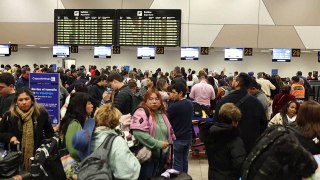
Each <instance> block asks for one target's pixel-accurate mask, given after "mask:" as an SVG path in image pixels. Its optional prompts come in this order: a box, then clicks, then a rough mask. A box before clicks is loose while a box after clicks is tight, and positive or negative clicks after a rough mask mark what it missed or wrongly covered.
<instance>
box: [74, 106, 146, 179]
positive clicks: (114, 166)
mask: <svg viewBox="0 0 320 180" xmlns="http://www.w3.org/2000/svg"><path fill="white" fill-rule="evenodd" d="M121 115H122V114H121V112H120V111H119V110H118V109H117V108H115V107H114V106H112V105H111V104H104V105H101V106H100V107H99V109H97V111H96V113H95V116H94V120H95V129H94V131H93V128H92V127H93V126H94V125H93V122H90V126H88V127H89V128H88V130H89V131H88V132H89V135H90V136H89V137H91V138H87V137H88V136H87V133H86V132H79V133H77V134H76V136H75V139H74V145H75V147H78V148H79V149H81V150H80V151H79V152H80V154H83V155H85V156H88V155H89V154H90V153H91V152H93V151H95V150H96V149H97V148H98V147H99V146H100V145H101V144H102V143H103V141H104V139H105V138H106V137H107V136H108V135H110V134H116V135H117V133H116V131H115V128H116V126H118V125H119V119H120V117H121ZM84 130H85V128H84ZM92 131H93V132H92ZM91 134H92V136H91ZM80 136H82V137H80ZM82 139H83V140H82ZM87 139H89V141H88V140H87ZM90 141H91V142H90ZM106 155H107V154H106ZM109 158H110V159H109V161H108V163H109V165H110V166H109V167H110V168H111V171H112V174H113V176H114V178H115V179H128V180H133V179H137V178H138V177H139V173H140V167H141V166H140V163H139V161H138V159H137V158H136V157H135V156H134V155H133V154H132V153H131V151H130V150H129V147H128V145H127V142H126V141H125V140H124V139H123V138H122V137H121V136H118V137H116V138H115V139H114V141H113V143H112V147H111V151H110V155H109Z"/></svg>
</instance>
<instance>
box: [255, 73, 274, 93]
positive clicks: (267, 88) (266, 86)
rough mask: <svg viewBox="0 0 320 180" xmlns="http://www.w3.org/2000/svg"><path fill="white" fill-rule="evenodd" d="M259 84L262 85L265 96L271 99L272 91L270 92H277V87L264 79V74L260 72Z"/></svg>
mask: <svg viewBox="0 0 320 180" xmlns="http://www.w3.org/2000/svg"><path fill="white" fill-rule="evenodd" d="M257 83H259V84H260V85H261V89H262V91H263V92H264V94H265V95H266V96H267V97H269V98H270V95H271V91H270V90H275V89H276V87H275V86H274V85H273V84H272V83H271V82H270V81H269V80H267V79H264V78H263V73H262V72H259V73H258V77H257Z"/></svg>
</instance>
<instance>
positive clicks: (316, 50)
mask: <svg viewBox="0 0 320 180" xmlns="http://www.w3.org/2000/svg"><path fill="white" fill-rule="evenodd" d="M312 51H315V52H318V51H320V49H314V50H312Z"/></svg>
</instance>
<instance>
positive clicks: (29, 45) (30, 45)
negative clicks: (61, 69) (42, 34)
mask: <svg viewBox="0 0 320 180" xmlns="http://www.w3.org/2000/svg"><path fill="white" fill-rule="evenodd" d="M26 46H28V47H33V46H36V45H33V44H28V45H26Z"/></svg>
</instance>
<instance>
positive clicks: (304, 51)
mask: <svg viewBox="0 0 320 180" xmlns="http://www.w3.org/2000/svg"><path fill="white" fill-rule="evenodd" d="M300 52H303V53H309V52H311V51H307V50H301V51H300Z"/></svg>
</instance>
